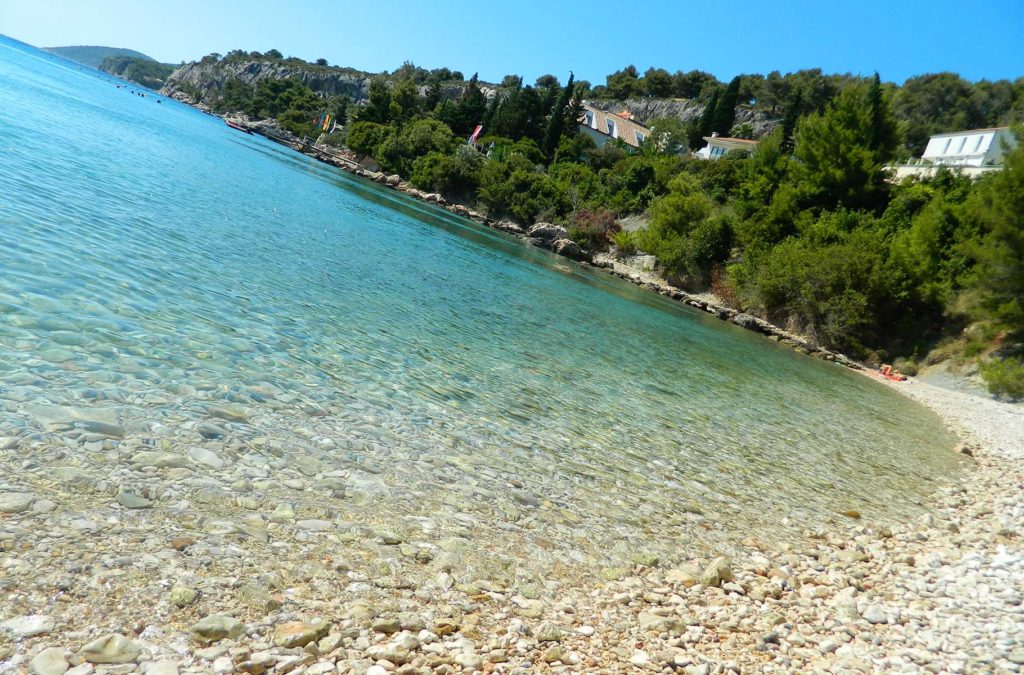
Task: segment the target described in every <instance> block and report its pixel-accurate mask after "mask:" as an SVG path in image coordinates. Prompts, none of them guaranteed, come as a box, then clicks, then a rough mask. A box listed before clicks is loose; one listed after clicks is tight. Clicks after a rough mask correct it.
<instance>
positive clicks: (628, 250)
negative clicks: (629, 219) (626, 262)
mask: <svg viewBox="0 0 1024 675" xmlns="http://www.w3.org/2000/svg"><path fill="white" fill-rule="evenodd" d="M612 241H613V242H615V248H617V249H619V250H620V251H622V252H623V253H625V254H626V255H630V254H632V253H636V243H635V242H634V241H633V233H632V232H627V231H626V230H619V231H618V232H616V233H615V236H613V237H612Z"/></svg>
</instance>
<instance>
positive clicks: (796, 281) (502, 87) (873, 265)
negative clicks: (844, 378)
mask: <svg viewBox="0 0 1024 675" xmlns="http://www.w3.org/2000/svg"><path fill="white" fill-rule="evenodd" d="M162 91H164V92H165V93H168V94H172V95H175V96H178V97H180V98H183V99H184V100H187V101H190V102H199V103H202V104H204V105H205V106H208V107H210V108H212V109H213V110H215V111H218V112H223V113H231V114H244V115H247V116H249V117H250V118H252V119H263V120H266V119H273V120H275V121H276V122H277V124H278V125H279V126H281V127H283V128H284V129H286V130H288V131H291V132H293V133H295V134H297V135H300V136H308V137H311V138H316V137H318V136H320V135H321V133H322V132H323V129H324V124H323V123H321V120H323V119H325V116H326V115H329V116H330V117H331V119H333V120H336V121H338V122H339V124H338V125H337V130H336V131H334V132H333V133H330V134H325V135H324V139H323V140H324V142H325V143H327V144H329V145H339V146H345V147H347V148H348V149H349V150H350V151H351V152H352V153H354V154H355V155H356V156H358V157H359V158H361V159H362V160H363V161H364V162H367V163H371V164H372V163H375V164H376V165H378V166H379V167H380V168H381V170H383V171H384V172H386V173H388V174H397V175H398V176H399V177H400V178H401V179H403V180H405V181H408V182H409V183H412V184H413V185H415V186H416V188H418V189H420V190H423V191H426V192H433V193H440V194H441V195H443V196H444V197H445V198H446V199H447V200H449V201H452V202H457V203H461V204H464V205H466V206H469V207H471V208H473V209H475V210H477V211H480V212H484V213H486V214H487V215H488V216H489V217H491V218H494V219H509V220H512V221H515V222H516V223H519V224H520V225H521V226H523V227H524V229H525V228H530V227H532V226H534V225H535V224H538V223H544V225H543V227H542V228H539V229H538V230H536V231H538V232H540V231H542V230H543V231H544V232H547V233H549V234H551V235H552V236H557V237H561V238H559V239H557V241H556V242H555V243H558V244H559V245H558V246H557V247H553V248H556V249H557V250H571V249H569V248H566V247H565V246H564V244H566V243H571V242H567V241H566V239H571V240H572V242H575V244H576V245H577V247H578V248H577V249H576V250H577V251H582V252H581V254H580V255H582V256H588V255H592V254H596V253H603V252H608V253H609V254H610V255H612V256H624V255H629V254H631V253H633V252H637V251H642V252H645V253H649V254H653V255H654V256H655V257H656V258H657V261H658V271H659V272H660V273H662V274H663V275H664V276H665V277H666V278H667V279H668V280H669V281H671V282H673V283H675V284H676V285H679V286H682V287H684V288H688V289H690V290H707V289H710V290H711V291H712V292H714V293H716V294H717V295H718V296H719V297H720V298H722V299H723V300H724V301H725V302H727V303H728V304H730V305H732V306H733V307H735V308H737V309H739V310H742V311H743V312H746V313H748V314H752V315H755V316H759V317H763V318H766V319H768V320H769V321H771V322H772V323H774V324H776V325H779V326H784V327H786V328H787V329H789V330H792V331H794V332H798V333H802V334H803V335H805V336H808V337H810V338H811V339H812V340H813V341H816V342H817V343H819V344H821V345H823V346H826V347H831V348H833V349H838V350H840V351H844V352H846V353H848V354H851V355H853V356H859V357H861V358H863V359H865V360H868V361H870V362H884V361H891V360H893V359H894V358H896V357H900V358H901V359H902V360H901V361H900V367H901V368H905V369H906V370H911V371H912V370H913V369H915V368H917V367H919V366H921V365H927V364H929V363H932V362H934V361H936V360H940V359H950V358H952V359H960V360H963V361H965V362H966V363H978V364H984V365H983V366H982V367H983V372H985V373H986V374H987V376H988V381H989V383H990V385H991V386H992V388H993V390H994V391H997V392H1000V393H1005V394H1009V395H1017V396H1021V397H1024V358H1022V357H1024V272H1022V264H1024V263H1022V261H1024V144H1022V145H1021V147H1019V148H1018V149H1017V150H1016V151H1013V152H1011V153H1010V154H1009V155H1008V156H1007V159H1006V168H1005V169H1004V170H1001V171H992V172H990V173H989V174H987V175H986V176H984V177H982V178H980V179H979V180H976V181H973V180H971V179H970V178H969V177H966V176H963V175H960V174H958V173H956V172H955V171H949V170H943V171H940V172H939V173H938V174H937V175H936V176H935V177H934V178H931V179H922V180H915V179H906V180H904V181H901V182H898V183H897V182H896V181H895V180H894V179H893V178H892V174H891V173H890V172H889V171H888V170H887V168H886V167H887V166H889V165H890V164H892V163H893V162H898V161H900V160H901V159H906V158H909V157H912V156H917V155H919V153H920V150H921V149H922V148H923V145H924V143H925V142H926V141H927V139H928V136H929V135H930V134H932V133H935V132H945V131H958V130H966V129H976V128H982V127H991V126H996V125H1003V124H1020V123H1021V122H1024V77H1022V78H1018V79H1017V80H1015V81H1012V82H1011V81H1005V80H1004V81H999V82H987V81H981V82H969V81H967V80H964V79H963V78H961V77H959V76H957V75H955V74H952V73H939V74H933V75H922V76H920V77H915V78H911V79H909V80H907V81H906V82H905V83H904V84H902V85H899V86H898V85H895V84H892V83H886V82H884V81H883V80H882V79H881V78H880V77H879V76H877V75H874V76H871V77H859V76H852V75H827V74H824V73H822V72H821V71H820V70H804V71H800V72H797V73H788V74H786V75H780V74H778V73H770V74H769V75H767V76H761V75H741V76H738V77H736V78H733V79H732V80H730V81H729V82H721V81H719V80H717V79H716V78H714V77H713V76H711V75H709V74H707V73H702V72H700V71H690V72H688V73H684V72H677V73H676V74H674V75H672V74H669V73H668V72H667V71H658V70H656V69H654V70H650V71H647V72H646V73H644V74H643V75H642V76H641V75H640V74H639V73H638V72H637V71H636V69H635V68H632V67H630V68H626V69H623V70H622V71H618V72H616V73H612V74H611V75H609V76H608V77H607V79H606V82H605V83H604V84H599V85H592V84H591V83H589V82H577V81H575V79H574V78H573V77H572V76H571V74H570V76H569V77H568V81H567V82H565V83H564V84H563V82H561V81H560V80H559V78H558V77H555V76H554V75H545V76H542V77H540V78H537V80H536V81H534V82H533V83H526V82H524V81H523V78H521V77H519V76H517V75H508V76H506V77H505V78H503V80H502V81H501V82H499V83H497V84H494V85H488V84H485V83H482V82H480V81H479V80H478V79H477V77H476V76H475V75H473V76H471V77H469V78H468V79H466V78H465V77H464V75H463V74H462V73H458V72H453V71H451V70H448V69H435V70H425V69H423V68H417V67H416V66H414V65H413V64H410V63H406V64H404V65H403V66H402V67H400V68H398V69H397V70H395V71H394V72H391V73H382V74H379V75H369V74H367V73H361V72H359V71H354V70H351V69H344V68H339V67H336V66H331V65H329V64H328V63H327V61H326V60H322V59H321V60H320V61H319V62H317V63H307V62H304V61H301V60H299V59H291V58H284V57H283V56H282V55H281V54H280V53H279V52H276V51H273V50H272V51H271V52H268V53H266V54H258V53H246V52H232V53H230V54H228V55H227V56H223V57H222V56H220V55H217V54H212V55H210V56H207V57H205V58H204V59H202V60H201V61H199V62H197V63H193V64H187V65H185V66H183V67H182V68H179V69H178V70H176V71H175V72H174V73H172V75H171V77H170V78H169V79H168V82H167V85H166V86H165V88H164V89H163V90H162ZM584 100H588V101H590V102H592V103H593V102H597V103H600V104H601V105H603V106H605V107H607V108H610V109H612V110H613V111H617V110H621V109H622V108H623V107H626V108H629V109H630V110H633V111H635V112H636V115H635V116H636V117H637V118H639V119H641V120H642V121H644V122H646V123H647V124H648V125H649V126H650V127H651V129H652V131H651V133H650V134H648V135H647V136H646V137H645V139H644V140H643V142H642V144H641V146H640V147H639V149H635V150H634V149H633V148H630V147H627V146H626V145H625V144H624V143H623V142H622V141H621V140H619V139H614V140H610V141H608V142H606V143H604V144H602V145H601V146H600V147H598V146H597V145H596V144H595V142H594V140H593V138H592V137H591V136H590V135H588V134H585V133H581V132H580V129H579V126H578V124H577V122H578V120H580V119H581V116H582V108H581V105H582V102H583V101H584ZM641 112H644V113H645V114H641ZM478 126H482V128H483V134H482V136H480V137H479V138H478V142H477V143H476V144H474V145H469V144H467V142H466V139H467V138H469V137H470V135H471V134H472V133H473V132H474V130H475V129H477V128H478ZM332 128H333V125H332ZM716 132H717V133H718V134H720V135H723V136H725V135H727V136H755V135H756V136H758V137H759V139H760V144H759V145H758V147H757V151H756V152H755V153H754V154H753V155H748V154H747V153H746V152H743V153H739V154H737V153H735V152H733V153H729V154H728V155H726V156H725V157H723V158H721V159H718V160H715V161H708V160H702V159H699V158H696V157H694V156H693V154H692V153H690V152H689V151H690V150H693V149H696V148H698V147H700V146H701V145H702V144H703V143H704V141H703V137H705V136H709V135H711V134H712V133H716ZM1021 139H1022V140H1024V137H1021ZM627 217H628V218H629V222H630V223H631V227H630V230H631V231H628V232H627V231H625V230H623V228H622V226H621V222H622V220H623V219H625V218H627ZM637 223H639V224H640V225H641V227H640V229H635V228H634V227H633V226H634V225H636V224H637ZM560 228H561V229H560ZM550 238H551V237H549V239H550ZM539 240H540V239H539Z"/></svg>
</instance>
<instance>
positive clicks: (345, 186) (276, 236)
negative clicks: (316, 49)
mask: <svg viewBox="0 0 1024 675" xmlns="http://www.w3.org/2000/svg"><path fill="white" fill-rule="evenodd" d="M129 89H135V87H128V86H122V87H121V88H120V89H119V88H116V87H115V81H114V80H112V79H110V78H107V77H105V76H102V75H99V74H97V73H96V72H94V71H88V70H85V69H81V68H78V67H77V66H75V65H73V64H70V63H68V62H66V61H62V60H60V59H57V58H56V57H52V56H49V55H46V54H43V53H41V52H38V51H36V50H33V49H30V48H27V47H25V46H23V45H20V44H18V43H14V42H11V41H8V40H6V39H4V38H0V152H2V159H0V432H2V431H4V430H5V429H6V430H8V431H10V430H14V431H15V432H16V433H19V434H31V433H33V432H35V431H36V430H37V425H36V423H35V422H34V421H33V419H32V417H31V416H30V415H29V414H28V413H27V412H26V402H29V401H51V402H54V403H60V404H66V405H77V406H103V407H116V408H117V409H118V410H119V412H120V413H121V414H122V415H124V417H125V419H126V420H127V421H128V427H129V428H130V429H131V430H132V432H133V433H137V434H139V435H142V436H145V435H146V434H147V433H149V432H152V430H153V428H154V425H155V424H156V423H160V424H163V425H166V426H171V425H172V424H174V423H176V422H180V421H181V420H187V419H189V418H190V417H191V418H195V417H196V415H197V413H196V411H197V410H201V407H202V405H203V404H205V403H208V402H210V401H231V402H234V403H237V404H239V405H241V406H242V407H244V408H245V409H246V411H247V413H248V423H247V424H241V425H237V426H238V428H237V433H238V435H239V437H241V438H243V439H249V438H254V437H259V436H269V437H273V438H275V439H279V440H281V441H282V442H284V443H285V444H286V447H288V448H292V450H291V451H290V452H293V453H294V454H295V455H296V456H303V455H305V456H310V457H312V456H314V455H315V457H312V459H310V461H312V462H314V463H315V464H316V466H317V467H318V468H319V469H320V470H321V471H328V470H332V469H339V470H344V471H346V472H347V473H346V476H347V478H349V479H350V480H351V481H352V484H353V486H354V496H355V497H357V498H356V499H353V500H352V501H351V504H352V506H351V509H352V511H351V512H348V513H347V514H346V516H347V517H352V518H360V517H362V518H366V519H373V518H378V519H384V520H386V519H388V518H395V519H398V518H401V517H403V516H415V515H420V516H422V515H429V516H430V517H433V518H437V519H438V520H440V521H442V522H444V518H445V514H449V515H451V516H452V517H453V521H452V522H461V523H462V524H463V525H464V524H465V523H466V522H468V521H467V519H466V517H465V514H467V513H468V514H476V520H473V521H472V522H475V523H477V524H478V525H480V526H481V527H482V528H483V530H485V531H486V530H487V528H488V527H490V526H492V525H498V526H502V527H503V528H505V529H504V531H510V530H511V529H515V528H519V529H524V528H526V529H530V531H531V532H533V533H534V534H535V535H536V536H537V537H544V538H545V542H546V544H549V545H546V549H545V550H551V551H552V552H551V553H550V554H548V553H546V554H545V555H550V556H552V557H553V558H557V559H561V560H564V561H569V562H580V561H583V562H586V561H591V560H592V561H597V562H601V563H602V564H610V563H612V562H615V561H617V560H622V559H626V558H628V556H629V555H630V554H631V552H632V551H633V550H634V549H637V548H643V549H644V550H647V551H650V550H654V551H658V552H661V553H662V554H663V555H666V556H668V557H671V556H672V555H674V554H678V553H679V552H680V551H684V550H685V552H686V553H689V554H691V555H692V554H696V553H698V552H699V550H695V549H710V548H714V547H718V546H721V545H724V542H728V541H733V540H736V539H738V538H742V537H743V536H746V535H747V534H749V533H752V532H753V533H763V534H768V535H769V536H770V535H771V533H773V532H778V531H779V530H780V528H781V529H785V528H786V525H785V522H786V519H788V522H789V523H792V525H793V526H794V527H805V526H815V525H817V524H820V523H821V522H823V521H824V520H827V519H829V518H833V517H835V515H836V514H837V513H838V512H839V511H841V510H844V509H850V508H855V509H857V510H860V511H861V512H863V513H864V514H865V515H866V516H868V517H873V518H892V517H898V516H901V515H905V514H906V513H908V512H910V511H912V510H913V508H914V502H915V500H918V499H920V498H921V497H922V496H924V495H926V494H927V493H928V492H930V491H931V489H932V486H933V481H934V479H936V478H938V477H941V476H945V475H948V474H949V473H950V472H951V471H952V470H953V469H954V467H955V460H954V458H953V453H950V452H949V446H950V445H951V439H950V438H949V437H948V436H947V435H946V434H945V433H944V432H943V431H941V429H940V426H939V424H938V420H937V419H936V418H935V417H934V416H933V415H932V414H931V413H929V412H927V411H926V410H924V409H923V408H921V407H919V406H917V405H915V404H913V403H911V402H910V401H907V400H904V399H903V398H902V397H899V396H897V395H896V394H894V393H892V392H890V391H888V390H886V389H884V388H883V387H880V386H876V385H874V384H873V383H871V382H870V381H868V380H867V379H866V378H863V377H861V376H858V375H855V374H853V373H849V372H846V371H845V370H843V369H842V368H839V367H837V366H834V365H831V364H825V363H822V362H819V361H816V360H813V359H809V358H806V357H802V356H800V355H798V354H796V353H794V352H791V351H790V350H788V349H785V348H781V347H778V346H777V345H775V344H773V343H770V342H768V341H766V340H764V339H761V338H759V337H757V336H755V335H752V334H750V333H747V332H746V331H743V330H741V329H738V328H735V327H731V326H727V325H723V324H722V323H720V322H718V321H717V320H714V319H711V318H708V317H705V316H703V315H701V314H700V313H698V312H694V311H691V310H689V309H687V308H682V307H679V306H677V305H675V304H673V303H670V302H668V301H665V300H664V299H662V298H660V297H657V296H653V295H652V294H649V293H644V292H642V291H640V290H639V289H636V288H634V287H633V286H631V285H628V284H625V283H622V282H619V281H617V280H614V279H610V278H607V277H605V276H603V275H600V274H595V273H592V272H590V271H587V270H584V269H582V268H580V267H577V266H575V265H573V264H570V263H568V262H566V261H565V260H563V259H560V258H557V257H554V256H550V255H548V254H546V253H545V252H542V251H537V250H533V249H527V248H524V247H522V246H521V245H520V244H518V243H517V242H514V241H511V240H509V239H507V238H505V237H504V236H502V235H500V234H497V233H493V232H490V231H487V230H484V229H481V228H479V227H477V226H475V225H474V224H472V223H469V222H466V221H463V220H461V219H458V218H456V217H454V216H452V215H450V214H448V213H446V212H444V211H440V210H436V209H433V208H430V207H427V206H424V205H421V204H418V203H415V202H412V201H410V200H407V199H405V198H403V197H401V196H399V195H396V194H395V193H393V192H389V191H384V190H381V189H379V188H377V187H375V186H373V185H370V184H367V183H366V182H364V181H361V180H359V179H356V178H354V177H351V176H348V175H346V174H344V173H342V172H340V171H338V170H335V169H333V168H331V167H327V166H325V165H322V164H319V163H316V162H314V161H312V160H309V159H308V158H306V157H304V156H301V155H298V154H296V153H293V152H291V151H290V150H287V149H285V148H282V147H280V146H277V145H274V144H272V143H270V142H268V141H266V140H264V139H261V138H258V137H250V136H246V135H243V134H241V133H239V132H236V131H233V130H231V129H229V128H227V127H226V126H225V125H224V124H223V123H222V122H221V121H220V120H218V119H215V118H213V117H210V116H207V115H204V114H202V113H199V112H197V111H195V110H192V109H190V108H188V107H186V106H183V105H180V104H177V103H175V102H173V101H169V100H163V102H162V103H159V104H158V103H156V101H155V98H154V96H153V95H152V94H151V95H149V96H147V97H145V98H142V97H139V96H137V95H133V94H132V93H130V91H129ZM183 433H184V432H183ZM0 435H2V434H0ZM324 437H329V438H332V439H333V440H332V443H333V446H334V447H329V446H330V445H331V444H332V443H327V444H323V443H321V442H320V440H321V439H322V438H324ZM196 438H198V437H196ZM325 446H328V447H325ZM300 461H301V460H300ZM360 495H362V496H363V499H361V500H360V499H359V498H358V497H359V496H360ZM460 514H461V515H460ZM496 532H497V530H496ZM495 536H496V539H500V537H501V536H504V535H500V534H498V535H495ZM551 539H553V540H554V543H551V542H550V541H549V540H551Z"/></svg>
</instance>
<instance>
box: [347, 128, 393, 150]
mask: <svg viewBox="0 0 1024 675" xmlns="http://www.w3.org/2000/svg"><path fill="white" fill-rule="evenodd" d="M394 134H395V130H394V129H393V128H391V127H389V126H387V125H385V124H377V123H376V122H353V123H352V124H351V125H350V126H349V128H348V133H346V134H345V145H347V146H348V147H349V148H351V149H352V150H353V151H354V152H356V153H357V154H359V155H364V156H370V157H372V156H373V154H374V153H375V152H376V150H377V148H378V146H380V145H381V144H382V143H384V141H385V140H387V139H388V138H391V137H392V136H394Z"/></svg>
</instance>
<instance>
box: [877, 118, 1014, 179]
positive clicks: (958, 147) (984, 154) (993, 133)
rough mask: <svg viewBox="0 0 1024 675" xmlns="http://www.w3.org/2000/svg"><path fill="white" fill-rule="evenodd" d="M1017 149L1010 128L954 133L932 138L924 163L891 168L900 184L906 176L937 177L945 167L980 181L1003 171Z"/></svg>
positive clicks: (922, 157)
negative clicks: (1004, 159) (1005, 163)
mask: <svg viewBox="0 0 1024 675" xmlns="http://www.w3.org/2000/svg"><path fill="white" fill-rule="evenodd" d="M1015 147H1017V138H1016V137H1015V136H1014V135H1013V133H1012V132H1011V131H1010V128H1009V127H993V128H991V129H971V130H970V131H953V132H950V133H946V134H936V135H934V136H932V137H931V139H930V140H929V141H928V145H927V146H926V147H925V149H924V154H923V155H921V158H920V159H918V160H914V161H912V162H911V163H909V164H902V165H897V166H893V167H890V168H892V169H894V170H895V172H896V176H895V178H896V179H897V180H898V179H901V178H905V177H906V176H918V177H920V178H927V177H929V176H934V175H935V172H936V171H938V169H939V167H941V166H948V167H955V168H956V169H957V170H958V171H962V172H963V173H965V174H967V175H969V176H975V177H976V176H979V175H981V174H983V173H985V172H987V171H998V170H999V169H1001V168H1002V167H1003V158H1004V157H1005V156H1006V153H1007V152H1008V151H1010V150H1012V149H1013V148H1015Z"/></svg>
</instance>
